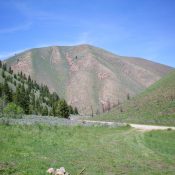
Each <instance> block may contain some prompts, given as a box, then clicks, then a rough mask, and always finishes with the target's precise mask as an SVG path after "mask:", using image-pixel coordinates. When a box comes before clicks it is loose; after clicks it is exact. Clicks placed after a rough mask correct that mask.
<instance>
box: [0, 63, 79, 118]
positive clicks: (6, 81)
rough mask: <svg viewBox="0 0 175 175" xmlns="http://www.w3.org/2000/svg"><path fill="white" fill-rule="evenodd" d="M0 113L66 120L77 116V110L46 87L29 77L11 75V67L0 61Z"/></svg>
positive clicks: (20, 74) (18, 74) (21, 74)
mask: <svg viewBox="0 0 175 175" xmlns="http://www.w3.org/2000/svg"><path fill="white" fill-rule="evenodd" d="M0 69H1V77H2V81H1V83H0V112H1V113H4V112H7V113H8V112H11V111H13V110H14V112H16V113H18V112H17V111H20V112H21V113H24V114H27V115H28V114H35V115H43V116H47V115H49V116H60V117H64V118H68V117H69V115H70V114H78V110H77V108H76V107H75V108H73V107H72V106H71V105H68V104H67V102H66V101H65V100H64V99H60V98H59V96H58V95H57V93H56V92H53V93H51V92H50V91H49V89H48V87H47V86H46V85H43V84H41V85H39V84H38V83H37V82H36V81H33V80H32V79H31V77H30V75H29V76H28V77H27V76H26V75H25V74H24V73H22V72H20V73H17V74H15V73H13V70H12V69H11V67H7V65H6V64H2V62H1V61H0Z"/></svg>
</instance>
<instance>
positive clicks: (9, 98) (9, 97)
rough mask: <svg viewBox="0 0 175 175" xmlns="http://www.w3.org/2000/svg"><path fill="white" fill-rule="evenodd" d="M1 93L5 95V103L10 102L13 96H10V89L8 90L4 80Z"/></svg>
mask: <svg viewBox="0 0 175 175" xmlns="http://www.w3.org/2000/svg"><path fill="white" fill-rule="evenodd" d="M3 91H4V94H5V96H6V101H7V102H12V96H13V94H12V91H11V89H10V88H9V85H8V83H7V81H6V80H5V82H4V87H3Z"/></svg>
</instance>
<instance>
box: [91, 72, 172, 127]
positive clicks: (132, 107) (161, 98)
mask: <svg viewBox="0 0 175 175" xmlns="http://www.w3.org/2000/svg"><path fill="white" fill-rule="evenodd" d="M121 109H122V112H121ZM94 120H107V121H117V122H128V123H142V124H156V125H170V126H175V71H173V72H171V73H170V74H168V75H167V76H165V77H164V78H162V79H161V80H160V81H158V82H156V83H155V84H153V85H152V86H150V87H149V88H148V89H146V90H145V91H144V92H143V93H141V94H140V95H138V96H136V97H134V98H132V99H130V100H128V101H127V102H125V103H123V104H121V105H120V106H118V107H116V108H114V109H113V110H111V111H110V112H108V113H105V114H102V115H100V116H97V117H95V118H94Z"/></svg>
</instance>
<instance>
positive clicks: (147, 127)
mask: <svg viewBox="0 0 175 175" xmlns="http://www.w3.org/2000/svg"><path fill="white" fill-rule="evenodd" d="M79 121H82V122H84V123H96V124H102V125H108V126H113V125H121V126H126V125H128V124H127V123H117V122H107V121H92V120H79ZM129 125H130V126H131V127H133V128H135V129H138V130H141V131H151V130H167V129H172V130H175V127H173V126H156V125H143V124H133V123H129Z"/></svg>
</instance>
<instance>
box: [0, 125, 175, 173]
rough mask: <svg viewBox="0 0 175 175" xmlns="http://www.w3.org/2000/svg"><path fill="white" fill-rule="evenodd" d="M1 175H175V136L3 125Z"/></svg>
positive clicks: (0, 132)
mask: <svg viewBox="0 0 175 175" xmlns="http://www.w3.org/2000/svg"><path fill="white" fill-rule="evenodd" d="M0 148H1V149H0V174H3V175H6V174H18V175H33V174H35V175H44V174H46V170H47V169H48V168H49V167H55V168H56V167H60V166H64V167H65V168H66V170H67V171H68V172H70V173H71V174H72V175H75V174H78V173H79V172H80V171H81V170H82V169H83V168H86V169H85V172H84V174H87V175H88V174H89V175H103V174H106V175H117V174H133V175H137V174H138V175H140V174H145V175H146V174H147V175H150V174H157V175H158V174H174V172H175V166H174V162H175V131H153V132H148V133H143V132H138V131H136V130H134V129H131V128H128V127H123V128H122V127H121V128H107V127H80V126H77V127H49V126H42V125H34V126H18V125H16V126H15V125H14V126H6V125H0Z"/></svg>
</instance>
